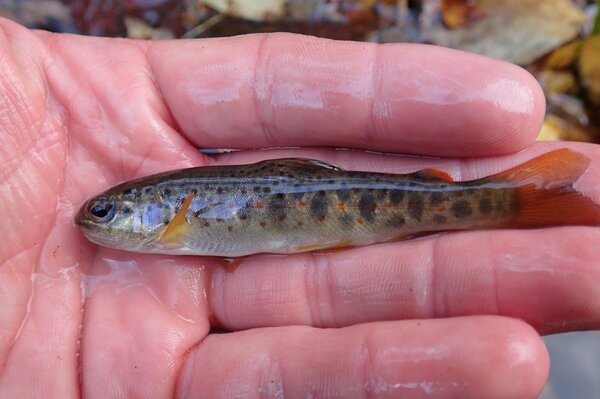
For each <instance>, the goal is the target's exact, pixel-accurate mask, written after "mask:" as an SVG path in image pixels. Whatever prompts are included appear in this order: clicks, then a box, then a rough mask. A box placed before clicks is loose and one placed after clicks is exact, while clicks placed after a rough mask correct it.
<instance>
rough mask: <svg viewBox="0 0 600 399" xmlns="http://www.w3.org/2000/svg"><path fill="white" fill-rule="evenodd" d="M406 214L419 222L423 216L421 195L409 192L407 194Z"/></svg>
mask: <svg viewBox="0 0 600 399" xmlns="http://www.w3.org/2000/svg"><path fill="white" fill-rule="evenodd" d="M407 200H408V203H407V207H408V213H410V216H411V217H412V218H413V219H416V220H418V221H421V217H422V216H423V196H422V194H419V193H416V192H411V193H410V194H408V198H407Z"/></svg>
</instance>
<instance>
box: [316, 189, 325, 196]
mask: <svg viewBox="0 0 600 399" xmlns="http://www.w3.org/2000/svg"><path fill="white" fill-rule="evenodd" d="M318 194H319V195H320V196H322V197H324V196H325V195H326V194H327V193H326V192H325V190H319V193H318Z"/></svg>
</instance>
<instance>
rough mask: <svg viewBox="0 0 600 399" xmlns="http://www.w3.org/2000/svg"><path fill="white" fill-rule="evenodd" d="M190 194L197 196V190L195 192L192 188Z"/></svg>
mask: <svg viewBox="0 0 600 399" xmlns="http://www.w3.org/2000/svg"><path fill="white" fill-rule="evenodd" d="M190 192H191V193H192V194H194V195H196V194H198V190H197V189H195V188H192V189H191V190H190Z"/></svg>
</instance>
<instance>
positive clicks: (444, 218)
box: [433, 213, 448, 224]
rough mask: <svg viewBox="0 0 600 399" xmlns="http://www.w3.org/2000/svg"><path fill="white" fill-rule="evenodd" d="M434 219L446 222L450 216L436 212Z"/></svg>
mask: <svg viewBox="0 0 600 399" xmlns="http://www.w3.org/2000/svg"><path fill="white" fill-rule="evenodd" d="M433 221H434V222H436V223H437V224H444V223H446V222H447V221H448V218H447V217H446V216H444V215H440V214H439V213H436V214H435V215H433Z"/></svg>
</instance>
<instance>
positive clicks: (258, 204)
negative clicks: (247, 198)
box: [254, 202, 265, 209]
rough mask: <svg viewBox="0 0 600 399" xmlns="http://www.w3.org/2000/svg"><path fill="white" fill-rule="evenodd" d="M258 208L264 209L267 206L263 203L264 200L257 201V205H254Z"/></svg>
mask: <svg viewBox="0 0 600 399" xmlns="http://www.w3.org/2000/svg"><path fill="white" fill-rule="evenodd" d="M254 206H255V207H256V208H257V209H263V208H264V207H265V204H263V203H262V202H257V203H256V205H254Z"/></svg>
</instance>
